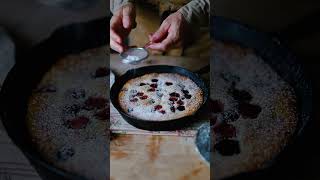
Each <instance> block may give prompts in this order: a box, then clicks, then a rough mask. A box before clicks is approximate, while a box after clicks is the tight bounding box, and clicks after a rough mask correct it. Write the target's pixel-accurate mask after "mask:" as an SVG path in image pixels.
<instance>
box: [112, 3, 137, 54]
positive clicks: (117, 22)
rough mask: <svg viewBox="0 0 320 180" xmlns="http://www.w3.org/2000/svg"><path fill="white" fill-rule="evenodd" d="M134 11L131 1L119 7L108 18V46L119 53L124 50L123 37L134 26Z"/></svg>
mask: <svg viewBox="0 0 320 180" xmlns="http://www.w3.org/2000/svg"><path fill="white" fill-rule="evenodd" d="M135 19H136V11H135V7H134V5H133V4H132V3H128V4H126V5H124V6H122V7H120V8H119V9H118V10H117V11H116V12H115V13H114V15H113V16H112V18H111V20H110V47H111V48H112V49H113V50H115V51H117V52H119V53H121V52H123V51H124V50H125V48H126V45H125V44H124V39H125V38H126V37H127V36H128V35H129V33H130V32H131V30H132V29H134V28H135V27H136V21H135Z"/></svg>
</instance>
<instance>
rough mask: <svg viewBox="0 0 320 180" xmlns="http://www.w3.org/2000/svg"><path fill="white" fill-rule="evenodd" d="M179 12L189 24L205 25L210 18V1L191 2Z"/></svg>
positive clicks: (197, 0) (193, 0) (196, 0)
mask: <svg viewBox="0 0 320 180" xmlns="http://www.w3.org/2000/svg"><path fill="white" fill-rule="evenodd" d="M179 12H181V13H182V15H183V16H184V17H185V19H186V20H187V21H188V22H189V23H190V24H197V25H204V24H206V25H207V24H208V23H209V16H210V0H192V1H191V2H189V3H188V4H186V5H185V6H183V7H182V8H180V9H179Z"/></svg>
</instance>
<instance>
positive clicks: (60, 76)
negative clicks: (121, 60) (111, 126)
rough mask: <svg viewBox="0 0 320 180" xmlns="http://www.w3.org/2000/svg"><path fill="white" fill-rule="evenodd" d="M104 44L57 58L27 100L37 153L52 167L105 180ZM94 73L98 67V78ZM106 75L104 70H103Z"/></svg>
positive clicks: (106, 99) (105, 102)
mask: <svg viewBox="0 0 320 180" xmlns="http://www.w3.org/2000/svg"><path fill="white" fill-rule="evenodd" d="M105 49H106V47H102V48H99V49H93V50H88V51H85V52H83V53H81V54H79V55H70V56H68V57H65V58H63V59H60V60H59V61H57V63H56V64H55V65H54V66H53V68H52V69H50V70H49V72H47V73H46V74H45V76H44V77H43V79H42V81H41V82H40V84H39V87H41V86H45V85H46V84H52V85H54V86H55V88H56V92H37V91H35V92H34V93H33V95H32V97H31V98H30V101H29V108H28V124H29V127H30V133H31V135H32V137H33V140H34V143H35V144H36V146H37V148H38V150H39V152H40V153H41V154H42V155H43V156H44V158H45V159H46V160H48V161H49V162H50V163H52V164H54V165H55V166H57V167H60V168H62V169H64V170H65V171H69V172H72V173H75V174H78V175H80V176H84V177H87V178H89V179H106V177H107V174H106V169H105V168H106V164H107V161H108V153H107V152H108V143H107V139H108V137H107V131H106V128H107V119H106V117H107V116H108V115H107V114H104V113H107V112H109V107H108V106H109V102H108V97H109V95H108V93H109V92H108V91H107V89H108V86H109V83H107V86H106V78H108V77H103V75H104V72H103V71H105V70H104V69H105V68H104V67H105V66H106V57H105ZM96 71H99V76H95V75H94V74H97V72H96ZM107 74H109V71H108V73H107Z"/></svg>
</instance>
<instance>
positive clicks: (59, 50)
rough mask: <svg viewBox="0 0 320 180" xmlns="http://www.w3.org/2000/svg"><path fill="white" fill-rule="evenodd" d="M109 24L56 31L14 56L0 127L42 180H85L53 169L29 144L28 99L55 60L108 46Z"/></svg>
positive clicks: (3, 96)
mask: <svg viewBox="0 0 320 180" xmlns="http://www.w3.org/2000/svg"><path fill="white" fill-rule="evenodd" d="M108 22H109V20H108V19H107V18H103V19H98V20H94V21H91V22H86V23H80V24H73V25H69V26H66V27H63V28H61V29H58V30H57V31H55V32H54V33H53V34H52V36H50V37H49V38H48V39H46V40H45V41H43V42H42V43H40V44H39V45H37V46H35V47H33V48H32V49H31V50H30V51H29V52H27V53H25V54H18V55H17V59H16V61H17V63H16V65H15V66H14V67H13V69H12V70H11V71H10V73H9V74H8V76H7V78H6V80H5V82H4V84H3V86H2V90H1V94H0V98H1V99H0V102H1V116H2V120H3V124H4V126H5V128H6V130H7V132H8V135H9V136H10V138H11V139H12V140H13V142H14V143H15V144H16V145H17V146H18V147H19V148H20V149H21V150H22V152H23V153H24V154H25V156H26V157H27V158H28V159H29V161H30V162H31V163H32V164H33V165H34V166H35V167H36V169H37V171H38V172H39V174H40V176H41V177H42V178H44V179H79V180H80V179H81V180H82V179H85V178H83V177H79V176H77V175H75V174H71V173H68V172H65V171H63V170H61V169H58V168H55V167H54V166H52V165H51V164H49V163H47V162H46V161H44V159H43V158H42V157H41V156H40V155H39V153H38V152H37V150H36V149H35V147H34V146H33V145H32V143H31V141H30V138H29V133H28V130H27V126H26V109H27V101H28V97H29V96H30V95H31V92H32V89H34V87H35V86H36V85H37V84H38V82H39V81H40V80H41V78H42V77H43V75H44V73H45V72H47V71H48V69H49V68H50V67H51V66H52V64H53V63H54V62H56V60H58V59H59V58H61V57H63V56H66V55H68V54H71V53H79V52H81V51H84V50H86V49H90V48H96V47H101V46H103V45H105V44H106V42H109V41H108V36H107V34H108V33H106V32H107V31H106V28H107V25H108ZM106 57H107V56H106ZM106 65H107V59H106ZM107 167H108V166H107ZM108 169H109V168H106V171H107V170H108Z"/></svg>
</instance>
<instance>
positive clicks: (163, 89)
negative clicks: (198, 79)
mask: <svg viewBox="0 0 320 180" xmlns="http://www.w3.org/2000/svg"><path fill="white" fill-rule="evenodd" d="M202 103H203V92H202V90H201V89H200V88H199V87H198V86H197V85H196V84H195V83H194V82H193V81H192V80H191V79H189V78H187V77H186V76H182V75H179V74H175V73H151V74H146V75H143V76H141V77H137V78H134V79H131V80H129V81H128V82H127V83H126V84H125V85H124V86H123V88H122V89H121V92H120V93H119V104H120V106H121V108H122V109H123V111H125V112H126V113H128V114H129V115H131V116H132V117H135V118H139V119H143V120H150V121H163V120H170V119H178V118H182V117H184V116H188V115H192V114H194V113H195V112H196V111H197V110H198V109H199V108H200V106H201V105H202Z"/></svg>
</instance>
